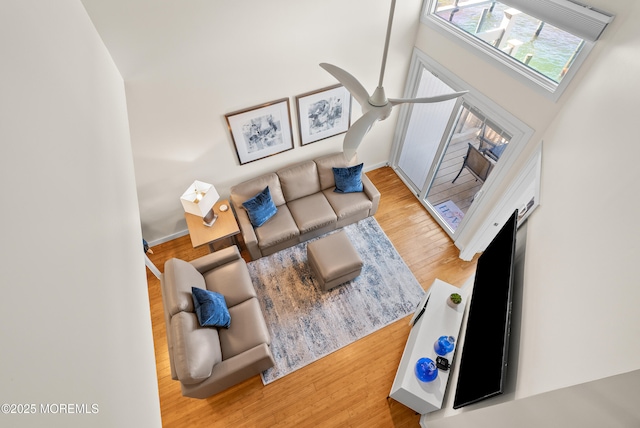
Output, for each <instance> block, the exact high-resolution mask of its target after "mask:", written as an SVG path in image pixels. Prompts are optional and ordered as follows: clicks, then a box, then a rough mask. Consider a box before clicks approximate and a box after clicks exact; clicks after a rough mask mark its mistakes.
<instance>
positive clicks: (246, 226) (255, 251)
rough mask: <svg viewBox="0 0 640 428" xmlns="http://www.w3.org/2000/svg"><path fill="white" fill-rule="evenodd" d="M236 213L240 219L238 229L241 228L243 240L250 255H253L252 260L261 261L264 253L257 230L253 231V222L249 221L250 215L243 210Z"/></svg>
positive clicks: (237, 210)
mask: <svg viewBox="0 0 640 428" xmlns="http://www.w3.org/2000/svg"><path fill="white" fill-rule="evenodd" d="M235 212H236V218H237V219H238V227H240V232H241V233H242V240H243V241H244V245H245V246H246V247H247V250H248V251H249V255H251V260H256V259H259V258H260V257H262V252H261V251H260V248H259V247H258V237H257V236H256V232H255V230H253V225H252V224H251V220H249V214H247V211H245V210H244V209H242V208H241V209H236V210H235Z"/></svg>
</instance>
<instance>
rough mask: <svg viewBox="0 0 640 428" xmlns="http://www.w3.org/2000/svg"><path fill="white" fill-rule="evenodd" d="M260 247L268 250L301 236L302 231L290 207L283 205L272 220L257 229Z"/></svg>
mask: <svg viewBox="0 0 640 428" xmlns="http://www.w3.org/2000/svg"><path fill="white" fill-rule="evenodd" d="M255 233H256V237H257V238H258V246H259V247H260V248H267V247H271V246H273V245H276V244H278V243H280V242H284V241H287V240H289V239H291V238H295V237H296V236H299V235H300V230H299V229H298V226H297V225H296V222H295V220H294V219H293V217H292V216H291V212H290V211H289V207H287V205H282V206H280V207H278V212H277V213H276V215H274V216H273V217H272V218H271V220H269V221H268V222H266V223H265V224H263V225H262V226H260V227H258V228H256V229H255Z"/></svg>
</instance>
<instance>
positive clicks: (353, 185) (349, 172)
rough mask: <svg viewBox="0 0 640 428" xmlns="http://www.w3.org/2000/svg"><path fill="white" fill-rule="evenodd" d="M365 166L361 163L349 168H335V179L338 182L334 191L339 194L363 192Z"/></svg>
mask: <svg viewBox="0 0 640 428" xmlns="http://www.w3.org/2000/svg"><path fill="white" fill-rule="evenodd" d="M363 166H364V164H363V163H361V164H360V165H355V166H350V167H347V168H333V178H334V179H335V181H336V188H335V189H333V191H334V192H337V193H353V192H362V190H363V186H362V167H363Z"/></svg>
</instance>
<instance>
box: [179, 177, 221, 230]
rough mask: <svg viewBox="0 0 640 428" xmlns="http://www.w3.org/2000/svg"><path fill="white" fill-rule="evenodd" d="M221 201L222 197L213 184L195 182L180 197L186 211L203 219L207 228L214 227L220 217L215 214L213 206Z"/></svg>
mask: <svg viewBox="0 0 640 428" xmlns="http://www.w3.org/2000/svg"><path fill="white" fill-rule="evenodd" d="M218 199H220V195H218V192H217V191H216V188H215V187H213V184H208V183H204V182H202V181H198V180H196V181H194V182H193V184H192V185H191V186H189V188H188V189H187V191H186V192H184V193H183V195H182V196H181V197H180V202H182V207H183V208H184V211H185V212H187V213H189V214H193V215H197V216H198V217H202V223H204V224H205V226H212V225H213V223H214V222H215V221H216V219H217V218H218V216H217V215H216V214H215V213H214V212H213V206H214V204H215V203H216V202H218Z"/></svg>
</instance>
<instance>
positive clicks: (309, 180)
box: [277, 161, 321, 202]
mask: <svg viewBox="0 0 640 428" xmlns="http://www.w3.org/2000/svg"><path fill="white" fill-rule="evenodd" d="M277 174H278V177H279V178H280V185H281V186H282V193H283V194H284V198H285V199H286V201H287V202H291V201H295V200H296V199H299V198H303V197H305V196H308V195H311V194H313V193H317V192H319V191H320V190H321V189H320V180H319V179H318V169H317V167H316V164H315V162H313V161H306V162H302V163H299V164H296V165H293V166H290V167H288V168H284V169H281V170H279V171H278V172H277Z"/></svg>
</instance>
